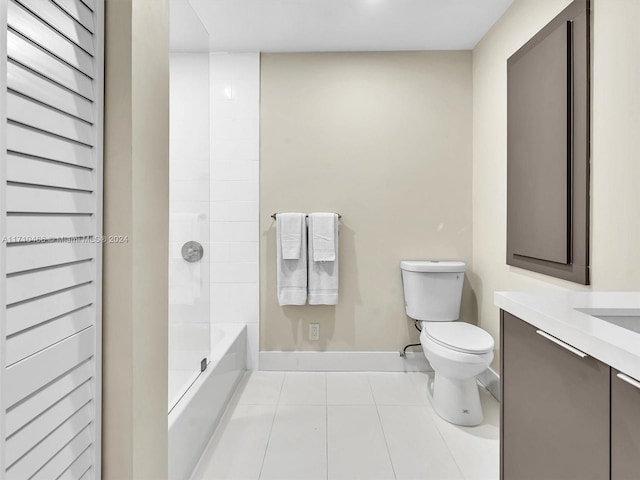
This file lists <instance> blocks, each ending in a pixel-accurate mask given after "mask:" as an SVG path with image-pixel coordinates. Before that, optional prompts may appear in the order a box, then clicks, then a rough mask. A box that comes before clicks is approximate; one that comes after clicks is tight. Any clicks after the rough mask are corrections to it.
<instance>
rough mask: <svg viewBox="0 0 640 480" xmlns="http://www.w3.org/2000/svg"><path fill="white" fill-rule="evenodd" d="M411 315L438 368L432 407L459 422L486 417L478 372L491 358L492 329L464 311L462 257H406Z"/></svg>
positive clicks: (406, 294) (406, 295) (403, 264)
mask: <svg viewBox="0 0 640 480" xmlns="http://www.w3.org/2000/svg"><path fill="white" fill-rule="evenodd" d="M400 268H401V269H402V283H403V286H404V301H405V307H406V310H407V315H408V316H409V317H411V318H413V319H414V320H419V321H420V322H421V324H422V331H421V333H420V343H421V344H422V350H423V351H424V355H425V356H426V357H427V360H429V363H430V364H431V366H432V367H433V370H434V372H435V375H434V379H433V381H432V382H431V384H430V385H429V392H428V393H429V395H430V396H431V400H432V404H433V408H434V409H435V411H436V412H438V415H440V416H441V417H442V418H444V419H445V420H447V421H449V422H451V423H455V424H457V425H466V426H471V425H478V424H480V423H481V422H482V418H483V416H482V406H481V405H480V395H479V393H478V385H477V383H476V375H479V374H480V373H482V372H483V371H484V370H486V368H487V367H488V366H489V364H490V363H491V360H493V347H494V341H493V338H492V337H491V335H489V334H488V333H487V332H485V331H484V330H482V329H481V328H479V327H476V326H475V325H471V324H469V323H464V322H457V321H456V320H458V317H459V316H460V301H461V299H462V284H463V281H464V271H465V264H464V263H463V262H438V261H403V262H401V263H400Z"/></svg>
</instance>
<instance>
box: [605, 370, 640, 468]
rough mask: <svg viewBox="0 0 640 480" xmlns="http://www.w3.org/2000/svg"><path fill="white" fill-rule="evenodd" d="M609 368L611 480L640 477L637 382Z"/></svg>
mask: <svg viewBox="0 0 640 480" xmlns="http://www.w3.org/2000/svg"><path fill="white" fill-rule="evenodd" d="M618 374H620V372H618V371H617V370H614V369H612V371H611V480H631V479H636V478H639V477H640V388H639V387H640V383H638V382H636V383H638V384H637V385H633V384H631V383H629V381H630V382H634V379H631V378H629V377H624V374H621V375H622V376H623V378H626V379H627V380H628V381H625V380H624V379H621V378H620V377H618Z"/></svg>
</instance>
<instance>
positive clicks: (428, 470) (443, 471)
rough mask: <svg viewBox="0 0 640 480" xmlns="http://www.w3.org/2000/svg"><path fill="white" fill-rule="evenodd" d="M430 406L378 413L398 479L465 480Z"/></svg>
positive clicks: (383, 408) (384, 407)
mask: <svg viewBox="0 0 640 480" xmlns="http://www.w3.org/2000/svg"><path fill="white" fill-rule="evenodd" d="M430 410H431V406H430V405H426V406H425V405H415V406H414V405H402V406H395V405H394V406H391V405H380V406H378V412H379V413H380V420H381V421H382V428H383V430H384V435H385V437H386V439H387V446H388V447H389V454H390V455H391V462H392V464H393V469H394V471H395V474H396V478H397V480H462V479H463V477H462V472H460V469H459V468H458V466H457V465H456V462H455V460H454V458H453V456H452V455H451V452H450V451H449V448H448V447H447V445H446V444H445V442H444V439H443V438H442V436H441V435H440V432H439V431H438V428H437V427H436V424H435V421H434V420H433V418H432V416H431V413H430Z"/></svg>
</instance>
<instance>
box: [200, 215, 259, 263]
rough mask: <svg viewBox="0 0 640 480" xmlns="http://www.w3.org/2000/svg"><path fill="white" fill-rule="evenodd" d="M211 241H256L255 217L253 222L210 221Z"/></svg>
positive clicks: (256, 225)
mask: <svg viewBox="0 0 640 480" xmlns="http://www.w3.org/2000/svg"><path fill="white" fill-rule="evenodd" d="M211 241H212V242H214V243H215V242H256V241H258V221H257V219H256V221H255V222H211ZM229 260H231V259H229Z"/></svg>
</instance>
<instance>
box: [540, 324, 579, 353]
mask: <svg viewBox="0 0 640 480" xmlns="http://www.w3.org/2000/svg"><path fill="white" fill-rule="evenodd" d="M536 333H537V334H538V335H540V336H541V337H544V338H546V339H547V340H550V341H552V342H553V343H555V344H556V345H560V346H561V347H562V348H564V349H565V350H569V351H570V352H571V353H573V354H574V355H577V356H578V357H580V358H586V357H588V355H587V354H586V353H584V352H583V351H580V350H578V349H577V348H574V347H572V346H571V345H569V344H568V343H564V342H563V341H562V340H558V339H557V338H556V337H554V336H552V335H549V334H548V333H547V332H543V331H542V330H536Z"/></svg>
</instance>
